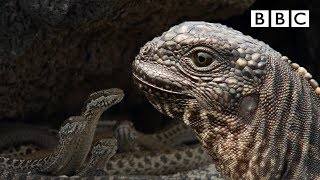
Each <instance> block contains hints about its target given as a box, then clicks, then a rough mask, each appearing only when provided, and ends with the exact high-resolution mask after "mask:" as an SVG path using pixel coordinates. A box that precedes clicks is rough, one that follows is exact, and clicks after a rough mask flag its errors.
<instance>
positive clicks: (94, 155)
mask: <svg viewBox="0 0 320 180" xmlns="http://www.w3.org/2000/svg"><path fill="white" fill-rule="evenodd" d="M123 96H124V95H123V92H122V90H119V89H108V90H103V91H99V92H96V93H93V94H91V95H90V96H89V98H88V100H87V102H86V105H85V106H84V108H83V112H82V113H81V115H80V116H73V117H70V118H68V119H67V120H66V121H65V122H64V123H63V125H62V126H61V129H60V131H59V143H58V145H57V146H56V148H55V149H54V151H53V152H52V153H51V154H50V155H48V156H47V157H44V158H38V159H21V160H19V159H10V158H5V157H0V169H1V171H0V175H1V176H0V177H2V178H6V179H17V178H20V179H30V178H31V179H37V178H49V179H50V178H57V175H77V176H76V177H70V178H73V179H74V178H77V177H79V176H85V177H95V178H102V179H103V178H112V177H114V178H121V177H127V178H135V177H139V178H148V177H151V176H149V175H163V174H170V173H171V174H172V173H175V172H177V171H186V170H190V169H194V168H197V167H200V166H204V165H207V164H209V163H210V162H211V160H210V158H209V157H208V155H207V154H206V153H205V151H204V149H203V148H202V147H201V146H200V145H192V146H188V147H180V148H176V147H174V146H175V143H177V141H176V139H177V138H175V137H176V136H180V137H183V136H184V135H186V134H190V129H189V128H186V126H184V125H182V124H180V125H179V124H178V125H176V126H173V127H171V128H168V129H166V130H164V131H162V132H160V133H155V134H151V135H146V134H143V133H140V132H137V131H136V130H135V129H134V128H132V124H130V123H129V124H126V123H123V124H124V126H123V125H122V126H119V127H122V128H118V130H119V131H120V132H119V133H118V134H120V135H119V137H118V140H119V142H118V144H119V145H121V144H125V143H126V141H130V140H132V142H135V143H133V145H132V146H129V148H127V149H126V148H125V149H124V150H122V151H124V152H126V153H117V154H116V150H117V141H116V140H115V139H102V140H100V141H99V143H98V144H97V145H95V146H94V147H93V148H92V151H91V157H90V159H89V161H88V162H87V163H84V161H85V159H86V157H87V155H88V153H89V151H90V147H91V143H92V140H93V135H94V132H95V129H96V126H97V122H98V120H99V118H100V116H101V114H102V113H103V112H104V111H105V110H106V109H108V108H109V107H111V106H112V105H114V104H116V103H118V102H120V101H121V100H122V98H123ZM126 126H128V127H126ZM123 127H125V128H123ZM123 129H124V130H123ZM116 134H117V133H116ZM124 134H126V135H124ZM124 136H127V137H124ZM131 136H133V137H132V138H130V137H131ZM155 142H157V143H155ZM136 144H139V146H142V147H143V148H146V147H149V148H150V147H151V149H153V150H157V151H143V153H141V152H140V151H139V150H141V149H138V151H136V152H130V153H128V151H132V150H133V149H135V148H137V147H136ZM156 144H158V145H159V144H160V145H166V146H163V147H162V149H160V150H159V148H161V146H157V145H156ZM119 145H118V146H119ZM139 146H138V148H140V147H139ZM119 147H122V146H119ZM119 174H121V175H119ZM122 174H124V175H122ZM53 175H55V176H53ZM141 175H142V176H141ZM144 175H147V176H144ZM152 177H153V178H159V177H161V176H152ZM162 177H163V178H164V177H166V176H162ZM60 178H63V179H65V178H67V177H60ZM68 178H69V177H68Z"/></svg>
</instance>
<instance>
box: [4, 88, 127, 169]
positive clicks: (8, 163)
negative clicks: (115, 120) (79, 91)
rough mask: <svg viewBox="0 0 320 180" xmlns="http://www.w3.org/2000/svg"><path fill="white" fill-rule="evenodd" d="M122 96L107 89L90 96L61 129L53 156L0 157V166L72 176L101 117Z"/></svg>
mask: <svg viewBox="0 0 320 180" xmlns="http://www.w3.org/2000/svg"><path fill="white" fill-rule="evenodd" d="M123 96H124V94H123V91H122V90H120V89H107V90H102V91H98V92H96V93H93V94H91V95H90V96H89V98H88V101H87V103H86V106H85V107H84V109H83V113H82V115H81V116H75V117H71V118H69V119H68V120H67V121H66V122H65V125H63V126H62V127H61V129H60V131H59V135H60V140H59V145H58V146H57V147H56V149H55V150H54V151H53V153H52V154H50V155H49V156H47V157H45V158H40V159H31V160H16V159H13V160H12V159H9V158H4V157H0V167H1V168H6V169H8V170H15V171H18V172H32V173H43V174H54V175H60V174H71V173H74V172H75V171H76V170H78V169H79V167H80V166H82V164H83V162H84V160H85V158H86V157H87V155H88V152H89V150H90V147H91V143H92V140H93V135H94V132H95V128H96V125H97V122H98V120H99V118H100V115H101V114H102V113H103V112H104V111H105V110H106V109H108V108H109V107H110V106H112V105H114V104H117V103H118V102H120V101H121V100H122V98H123ZM78 124H79V125H78Z"/></svg>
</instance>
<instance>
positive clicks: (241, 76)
mask: <svg viewBox="0 0 320 180" xmlns="http://www.w3.org/2000/svg"><path fill="white" fill-rule="evenodd" d="M133 77H134V80H135V82H136V83H137V84H138V86H139V87H140V88H141V89H142V90H143V91H144V92H145V94H146V96H147V98H148V99H149V101H150V102H151V103H152V104H153V105H154V106H155V108H157V109H158V110H159V111H160V112H162V113H164V114H167V115H168V116H170V117H173V118H176V119H182V120H183V121H184V122H185V123H186V124H188V125H190V126H191V127H192V128H193V129H194V130H195V131H196V133H197V135H198V137H199V138H200V140H201V142H202V144H203V146H204V147H205V148H206V149H207V151H208V153H209V154H210V155H211V157H212V159H213V161H214V162H215V164H216V165H217V168H218V170H219V171H220V172H221V173H222V175H223V176H224V178H226V179H240V178H241V179H316V178H320V177H319V176H320V168H319V165H320V149H319V148H320V146H319V144H320V137H319V136H320V133H319V129H320V108H319V107H320V97H319V95H320V88H319V87H318V84H317V83H316V81H315V80H313V79H312V76H311V75H310V74H309V73H308V72H307V71H306V70H305V69H304V68H302V67H299V65H297V64H295V63H291V61H290V60H289V59H288V58H287V57H286V56H282V55H281V54H280V53H278V52H277V51H275V50H273V49H272V48H270V47H269V46H268V45H266V44H264V43H263V42H261V41H258V40H255V39H253V38H251V37H250V36H245V35H243V34H242V33H241V32H239V31H236V30H233V29H231V28H228V27H226V26H223V25H220V24H212V23H206V22H185V23H182V24H179V25H177V26H174V27H172V28H171V29H170V30H169V31H167V32H164V33H163V34H162V35H161V36H159V37H156V38H154V39H153V40H152V41H150V42H148V43H147V44H146V45H145V46H143V47H142V48H141V50H140V53H139V55H137V57H136V59H135V61H134V62H133Z"/></svg>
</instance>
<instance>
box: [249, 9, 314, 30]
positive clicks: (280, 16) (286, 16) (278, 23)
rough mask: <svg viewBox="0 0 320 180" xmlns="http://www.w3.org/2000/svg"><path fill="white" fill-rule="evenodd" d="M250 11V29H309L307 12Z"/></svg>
mask: <svg viewBox="0 0 320 180" xmlns="http://www.w3.org/2000/svg"><path fill="white" fill-rule="evenodd" d="M269 12H270V11H269V10H251V27H270V24H271V27H309V10H271V16H270V15H269Z"/></svg>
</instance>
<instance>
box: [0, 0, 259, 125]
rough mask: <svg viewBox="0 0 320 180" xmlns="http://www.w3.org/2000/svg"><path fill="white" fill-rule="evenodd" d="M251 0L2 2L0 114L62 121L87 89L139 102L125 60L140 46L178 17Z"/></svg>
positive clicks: (208, 16)
mask: <svg viewBox="0 0 320 180" xmlns="http://www.w3.org/2000/svg"><path fill="white" fill-rule="evenodd" d="M252 3H253V0H246V1H240V0H229V1H225V0H195V1H194V0H176V1H171V0H164V1H152V0H142V1H137V0H135V1H131V0H121V1H116V0H82V1H77V0H70V1H58V0H53V1H37V0H19V1H17V0H4V1H1V2H0V12H1V14H0V119H7V118H13V119H19V118H24V119H32V118H36V120H41V119H42V118H44V119H54V118H57V119H58V120H60V121H61V120H63V118H60V117H65V116H68V115H70V114H75V113H77V112H79V110H80V107H81V105H82V103H83V100H84V99H85V98H86V96H87V95H88V94H89V93H91V92H92V91H95V90H98V89H103V88H108V87H119V88H122V89H124V90H125V91H126V94H127V97H126V99H125V102H124V103H122V108H123V109H124V110H128V109H130V107H133V106H134V104H136V103H139V102H140V100H139V99H141V98H138V97H135V96H136V95H135V93H133V88H132V84H131V62H132V61H133V59H134V56H135V55H136V54H137V52H138V50H139V47H140V46H141V45H143V44H144V43H145V42H146V41H148V40H150V39H151V38H152V37H154V36H157V35H159V33H161V32H163V31H165V30H166V29H168V27H170V26H172V25H173V24H177V23H179V22H181V21H185V20H207V21H209V20H211V21H212V20H214V19H224V18H227V17H230V16H232V15H236V14H241V13H242V12H243V11H244V10H245V9H247V8H248V7H249V6H250V5H251V4H252Z"/></svg>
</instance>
